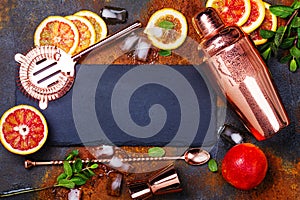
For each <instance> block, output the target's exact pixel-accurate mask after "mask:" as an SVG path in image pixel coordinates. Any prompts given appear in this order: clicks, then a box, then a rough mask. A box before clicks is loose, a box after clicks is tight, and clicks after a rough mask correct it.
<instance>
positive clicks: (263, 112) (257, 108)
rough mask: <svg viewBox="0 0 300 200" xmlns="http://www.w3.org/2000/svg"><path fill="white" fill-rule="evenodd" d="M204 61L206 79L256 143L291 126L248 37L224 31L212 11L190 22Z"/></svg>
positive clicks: (235, 29) (229, 29)
mask: <svg viewBox="0 0 300 200" xmlns="http://www.w3.org/2000/svg"><path fill="white" fill-rule="evenodd" d="M192 22H193V26H194V28H195V29H196V31H197V33H198V34H199V35H200V38H201V43H200V48H201V50H202V51H203V53H204V56H205V58H206V59H207V61H206V62H207V64H208V67H207V69H205V71H207V72H208V76H209V77H208V79H210V80H211V81H212V83H213V82H214V83H216V86H217V87H216V89H218V90H221V92H222V93H223V94H224V95H225V97H226V99H227V101H228V102H229V103H230V105H232V107H233V109H234V110H235V111H236V112H237V114H238V115H239V116H240V118H241V119H242V121H243V123H244V124H245V126H246V127H247V128H248V129H249V131H250V132H251V133H252V134H253V135H254V136H255V138H256V139H257V140H259V141H261V140H264V139H266V138H269V137H271V136H272V135H274V134H275V133H277V132H278V131H279V130H281V129H282V128H284V127H286V126H287V125H288V124H289V123H290V122H289V119H288V116H287V113H286V111H285V109H284V107H283V105H282V102H281V100H280V98H279V95H278V93H277V91H276V88H275V87H274V85H273V83H272V79H271V76H270V73H269V71H268V68H267V66H266V64H265V63H264V61H263V60H262V58H261V57H260V55H259V52H258V51H257V49H256V48H255V46H254V45H253V43H252V41H251V40H250V39H249V38H248V36H247V35H246V34H245V33H244V32H242V31H241V30H240V29H239V28H238V27H236V26H231V27H227V26H225V25H224V23H223V21H222V20H221V18H220V16H219V15H218V14H217V12H216V11H215V10H214V9H213V8H205V9H202V10H201V11H200V12H199V13H198V14H197V15H195V16H194V17H193V19H192Z"/></svg>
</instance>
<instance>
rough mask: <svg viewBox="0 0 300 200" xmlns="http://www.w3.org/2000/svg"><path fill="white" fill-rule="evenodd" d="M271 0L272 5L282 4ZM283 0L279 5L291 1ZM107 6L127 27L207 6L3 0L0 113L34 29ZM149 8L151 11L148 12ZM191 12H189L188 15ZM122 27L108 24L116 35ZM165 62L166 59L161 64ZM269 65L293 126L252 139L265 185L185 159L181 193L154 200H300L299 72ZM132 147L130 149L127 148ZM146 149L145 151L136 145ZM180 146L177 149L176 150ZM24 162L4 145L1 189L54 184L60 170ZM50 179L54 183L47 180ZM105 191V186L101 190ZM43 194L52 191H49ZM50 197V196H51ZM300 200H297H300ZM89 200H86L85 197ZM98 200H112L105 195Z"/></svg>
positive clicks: (220, 148)
mask: <svg viewBox="0 0 300 200" xmlns="http://www.w3.org/2000/svg"><path fill="white" fill-rule="evenodd" d="M278 2H279V1H273V2H272V3H278ZM290 2H291V1H284V2H280V3H286V4H288V3H290ZM104 5H110V6H117V7H122V8H126V9H127V10H128V12H129V18H128V22H127V23H131V22H133V21H135V20H137V19H140V20H145V16H147V13H148V12H150V11H151V10H152V11H153V10H155V9H157V8H158V7H159V6H161V7H174V8H175V9H178V10H181V11H182V12H183V13H184V14H186V16H187V17H191V16H192V15H193V12H194V13H195V12H196V11H197V9H198V8H200V6H201V5H202V6H203V5H204V2H201V1H199V2H196V1H195V2H194V1H183V0H182V1H180V0H176V1H164V0H160V1H155V0H153V1H144V0H141V1H134V0H123V1H122V0H99V1H95V0H82V1H79V0H78V1H77V0H56V1H48V0H42V1H39V0H22V1H18V0H2V1H1V3H0V41H1V47H0V57H1V61H0V114H1V115H2V114H3V113H4V112H5V111H6V110H7V109H9V108H10V107H12V106H14V105H15V89H16V84H15V77H16V76H17V75H16V71H17V67H18V66H17V64H16V62H15V61H14V55H15V54H16V53H18V52H26V51H28V50H29V49H30V48H31V46H32V35H33V32H34V29H35V27H36V25H37V24H38V23H39V22H40V21H41V20H42V19H43V18H44V17H46V16H48V15H55V14H57V15H68V14H70V13H73V12H75V11H78V10H80V9H90V10H92V11H96V12H97V11H99V10H100V9H101V8H102V7H103V6H104ZM149 10H150V11H149ZM188 11H190V12H189V13H188ZM122 26H124V25H116V26H109V31H111V32H114V31H116V30H118V29H119V28H120V27H122ZM161 62H162V63H164V60H163V59H162V60H161ZM268 66H269V68H270V71H271V73H272V75H273V78H274V82H275V85H276V86H277V87H278V91H279V94H280V95H281V97H282V100H283V103H284V105H285V107H286V109H287V112H288V115H289V116H290V118H291V125H290V126H289V127H287V128H286V129H284V130H283V131H282V132H280V133H279V134H277V135H275V136H274V137H272V138H270V139H268V140H266V141H262V142H258V141H256V140H255V139H254V138H252V137H251V136H249V142H252V143H254V144H256V145H258V146H259V147H261V148H262V150H263V151H264V152H265V153H266V156H267V158H268V162H269V170H268V172H267V176H266V178H265V180H264V181H263V183H262V184H261V185H259V186H258V187H257V188H256V189H253V190H250V191H240V190H237V189H235V188H233V187H232V186H230V185H229V184H227V183H226V182H225V181H224V180H223V178H222V175H221V173H220V170H219V171H218V172H217V173H212V172H210V171H209V170H208V168H207V165H204V166H201V167H195V166H188V165H187V164H186V163H184V162H183V161H176V162H175V166H176V168H177V169H178V173H179V174H180V177H181V181H182V185H183V192H181V193H176V194H169V195H164V196H160V197H156V198H154V199H292V200H293V199H297V197H298V196H299V193H300V185H299V183H300V163H299V155H300V152H299V149H300V148H299V147H300V75H299V73H300V71H299V70H297V71H296V72H295V73H291V72H290V71H289V70H288V67H287V66H286V65H283V64H279V63H278V62H277V60H276V59H274V58H273V59H271V60H270V61H269V62H268ZM226 121H227V122H228V123H231V124H233V125H236V126H237V127H239V128H242V129H243V127H242V125H241V123H240V122H239V121H238V119H237V117H236V116H235V114H234V113H233V112H232V111H231V110H230V109H229V110H228V113H227V118H226ZM71 148H74V147H51V146H47V145H46V146H45V147H43V148H42V149H41V150H40V151H39V152H38V153H36V154H34V155H31V156H29V157H31V158H34V159H47V160H50V159H63V158H64V156H65V154H66V152H67V151H69V150H70V149H71ZM129 148H130V147H129ZM137 148H138V149H139V148H140V149H143V147H137ZM174 148H176V147H174ZM229 148H230V146H229V145H228V144H227V143H224V141H222V140H219V141H218V142H217V144H216V145H215V146H214V148H213V150H212V151H211V155H212V157H213V158H215V159H216V160H217V162H218V164H219V165H220V164H221V162H222V159H223V157H224V155H225V153H226V151H227V150H228V149H229ZM24 160H25V158H24V157H23V156H18V155H14V154H11V153H9V152H7V151H6V150H5V149H4V148H3V146H2V145H0V163H1V165H0V177H1V178H0V191H8V190H12V189H19V188H26V187H40V186H45V185H47V183H49V182H53V181H55V178H53V177H55V175H56V174H57V173H59V172H60V171H61V168H59V167H54V166H53V167H37V168H34V169H31V170H26V169H25V168H24V167H23V162H24ZM49 180H50V181H49ZM102 188H103V187H102ZM45 192H48V193H51V190H47V191H45ZM50 196H51V195H50ZM298 198H299V197H298ZM8 199H43V198H42V197H41V195H39V194H38V193H31V194H26V195H22V196H15V197H10V198H8ZM87 199H88V198H87ZM99 199H112V197H110V196H107V195H106V193H105V191H103V193H102V194H101V195H100V196H99ZM114 199H130V197H129V194H128V191H127V188H126V186H125V185H124V186H123V190H122V195H121V196H120V197H118V198H117V197H114Z"/></svg>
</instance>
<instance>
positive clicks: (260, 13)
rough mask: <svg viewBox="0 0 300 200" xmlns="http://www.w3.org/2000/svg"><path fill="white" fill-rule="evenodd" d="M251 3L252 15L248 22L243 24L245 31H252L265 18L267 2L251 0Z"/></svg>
mask: <svg viewBox="0 0 300 200" xmlns="http://www.w3.org/2000/svg"><path fill="white" fill-rule="evenodd" d="M250 4H251V12H250V16H249V18H248V20H247V21H246V23H245V24H243V26H242V29H243V31H244V32H245V33H251V32H252V31H254V30H255V29H257V28H258V27H259V26H260V25H261V24H262V22H263V21H264V18H265V4H264V3H263V1H262V0H250Z"/></svg>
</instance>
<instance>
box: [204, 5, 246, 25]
mask: <svg viewBox="0 0 300 200" xmlns="http://www.w3.org/2000/svg"><path fill="white" fill-rule="evenodd" d="M206 7H213V8H215V9H216V10H217V11H218V13H219V14H220V16H221V17H222V19H223V21H224V23H225V24H226V25H228V26H231V25H237V26H242V25H243V24H244V23H245V22H246V21H247V20H248V18H249V15H250V12H251V4H250V0H208V1H207V2H206Z"/></svg>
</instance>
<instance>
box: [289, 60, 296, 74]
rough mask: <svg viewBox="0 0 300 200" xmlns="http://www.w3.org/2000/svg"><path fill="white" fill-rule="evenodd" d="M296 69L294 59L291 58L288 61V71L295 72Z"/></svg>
mask: <svg viewBox="0 0 300 200" xmlns="http://www.w3.org/2000/svg"><path fill="white" fill-rule="evenodd" d="M296 70H297V63H296V60H295V59H292V60H291V62H290V71H291V72H295V71H296Z"/></svg>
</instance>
